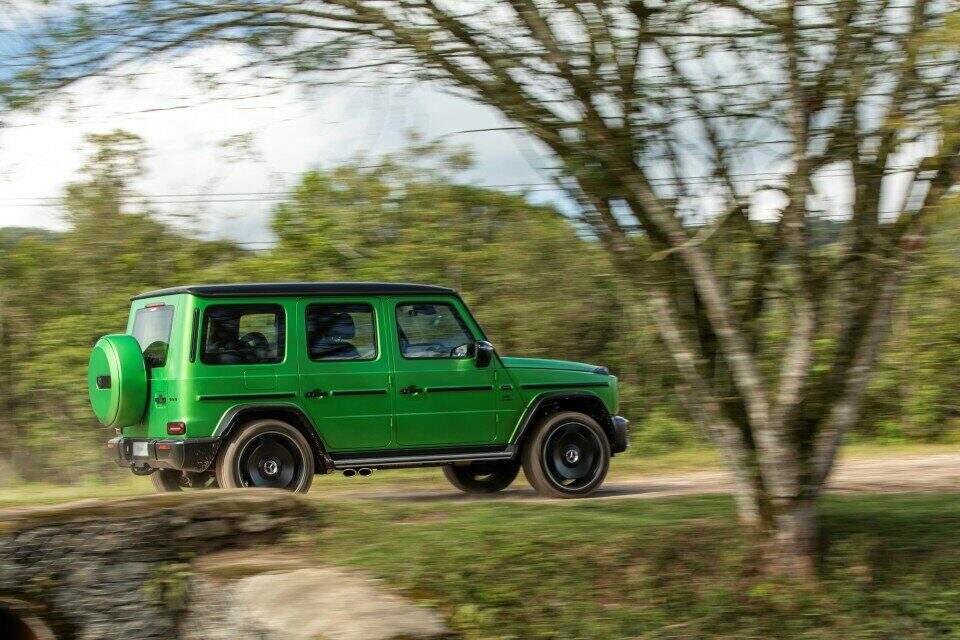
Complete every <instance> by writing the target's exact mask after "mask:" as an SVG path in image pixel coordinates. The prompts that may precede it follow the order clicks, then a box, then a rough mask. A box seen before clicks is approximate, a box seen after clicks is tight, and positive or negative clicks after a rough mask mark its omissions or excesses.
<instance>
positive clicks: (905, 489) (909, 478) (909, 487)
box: [338, 453, 960, 502]
mask: <svg viewBox="0 0 960 640" xmlns="http://www.w3.org/2000/svg"><path fill="white" fill-rule="evenodd" d="M614 464H615V463H614ZM958 490H960V453H944V454H933V455H912V456H903V457H900V458H876V459H856V460H849V461H846V462H842V463H841V464H840V465H839V466H838V467H837V469H836V470H835V471H834V474H833V476H832V479H831V482H830V486H829V491H831V492H833V493H910V492H924V491H958ZM728 491H730V482H729V479H728V476H727V474H726V473H724V472H722V471H701V472H696V473H685V474H677V475H661V476H644V477H642V478H637V479H615V480H610V481H608V482H607V483H606V484H605V485H604V486H603V488H602V489H601V490H600V491H598V492H597V493H596V494H595V495H594V497H593V499H616V498H662V497H667V496H684V495H695V494H704V493H726V492H728ZM338 496H340V497H349V498H356V499H380V500H399V501H413V502H419V501H423V502H428V501H434V500H490V499H498V500H538V499H540V498H539V497H538V496H537V495H536V494H535V493H534V492H533V490H532V489H531V488H530V487H529V486H528V485H526V484H525V483H522V482H517V483H515V484H514V485H513V487H511V488H510V489H507V490H506V491H504V492H502V493H500V494H497V495H496V496H466V495H464V494H462V493H459V492H457V491H455V490H453V489H448V488H442V487H438V488H435V489H429V490H428V489H420V488H417V489H415V490H410V489H405V488H390V487H383V486H381V487H377V488H374V487H370V488H362V487H359V486H358V488H357V489H349V490H345V491H343V492H338Z"/></svg>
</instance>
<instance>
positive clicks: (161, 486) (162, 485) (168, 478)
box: [150, 469, 183, 493]
mask: <svg viewBox="0 0 960 640" xmlns="http://www.w3.org/2000/svg"><path fill="white" fill-rule="evenodd" d="M180 475H181V474H180V472H179V471H177V470H175V469H158V470H156V471H154V472H153V473H151V474H150V482H152V483H153V488H154V489H156V490H157V493H169V492H171V491H183V487H181V486H180Z"/></svg>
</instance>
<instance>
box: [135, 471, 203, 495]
mask: <svg viewBox="0 0 960 640" xmlns="http://www.w3.org/2000/svg"><path fill="white" fill-rule="evenodd" d="M150 482H152V483H153V488H154V489H156V490H157V492H158V493H168V492H170V491H183V490H184V489H216V488H217V486H218V485H217V478H216V476H215V475H214V474H213V472H212V471H208V472H205V473H184V472H182V471H177V470H176V469H158V470H157V471H154V472H153V473H151V474H150Z"/></svg>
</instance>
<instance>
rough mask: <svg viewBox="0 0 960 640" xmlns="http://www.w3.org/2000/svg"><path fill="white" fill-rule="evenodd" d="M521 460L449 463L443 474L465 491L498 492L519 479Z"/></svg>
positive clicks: (451, 482)
mask: <svg viewBox="0 0 960 640" xmlns="http://www.w3.org/2000/svg"><path fill="white" fill-rule="evenodd" d="M518 473H520V462H519V460H518V461H516V462H514V461H513V460H511V461H509V462H471V463H470V464H465V465H453V464H451V465H447V466H445V467H444V468H443V475H444V476H446V478H447V480H449V481H450V484H452V485H453V486H455V487H456V488H457V489H460V491H463V492H464V493H496V492H497V491H503V490H504V489H506V488H507V487H509V486H510V484H511V483H512V482H513V481H514V480H516V479H517V474H518Z"/></svg>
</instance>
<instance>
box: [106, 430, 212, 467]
mask: <svg viewBox="0 0 960 640" xmlns="http://www.w3.org/2000/svg"><path fill="white" fill-rule="evenodd" d="M134 443H137V444H138V446H137V449H138V450H139V449H141V446H140V445H143V444H144V443H145V444H146V451H145V452H144V451H137V455H134ZM107 448H108V449H110V450H111V451H112V452H113V456H114V458H115V460H116V462H117V464H119V465H120V466H122V467H133V468H135V469H139V470H143V469H147V468H149V469H179V470H181V471H206V470H207V469H209V468H210V467H211V466H212V465H213V461H214V459H215V458H216V457H217V450H218V449H219V448H220V440H219V438H191V439H183V440H173V439H153V438H113V439H111V440H109V441H108V442H107ZM144 453H145V454H146V455H143V454H144Z"/></svg>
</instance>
